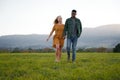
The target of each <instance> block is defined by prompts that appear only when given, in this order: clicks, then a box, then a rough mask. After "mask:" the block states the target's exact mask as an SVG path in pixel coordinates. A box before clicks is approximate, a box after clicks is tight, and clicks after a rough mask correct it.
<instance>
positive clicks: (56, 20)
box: [54, 16, 61, 24]
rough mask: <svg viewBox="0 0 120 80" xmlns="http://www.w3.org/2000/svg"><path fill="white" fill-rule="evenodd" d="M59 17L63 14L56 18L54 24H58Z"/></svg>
mask: <svg viewBox="0 0 120 80" xmlns="http://www.w3.org/2000/svg"><path fill="white" fill-rule="evenodd" d="M58 17H61V16H57V17H56V19H55V20H54V24H57V23H58V22H59V21H58Z"/></svg>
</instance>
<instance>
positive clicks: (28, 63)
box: [0, 53, 120, 80]
mask: <svg viewBox="0 0 120 80" xmlns="http://www.w3.org/2000/svg"><path fill="white" fill-rule="evenodd" d="M66 57H67V55H66V53H63V54H62V59H61V62H59V63H56V62H55V61H54V60H55V54H54V53H14V54H11V53H9V54H8V53H6V54H0V80H120V54H117V53H77V58H76V63H72V62H67V58H66Z"/></svg>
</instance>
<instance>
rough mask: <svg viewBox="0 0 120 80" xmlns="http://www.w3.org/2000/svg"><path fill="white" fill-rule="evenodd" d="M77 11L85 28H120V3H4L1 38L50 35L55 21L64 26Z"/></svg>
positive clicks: (2, 0)
mask: <svg viewBox="0 0 120 80" xmlns="http://www.w3.org/2000/svg"><path fill="white" fill-rule="evenodd" d="M72 9H76V10H77V15H76V17H77V18H79V19H80V20H81V22H82V26H83V28H94V27H98V26H101V25H107V24H120V0H0V36H2V35H16V34H19V35H21V34H22V35H26V34H49V33H50V31H51V29H52V27H53V25H54V24H53V22H54V19H55V18H56V17H57V16H59V15H61V16H62V19H63V24H64V23H65V20H66V19H67V18H69V17H71V10H72Z"/></svg>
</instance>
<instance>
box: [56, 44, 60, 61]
mask: <svg viewBox="0 0 120 80" xmlns="http://www.w3.org/2000/svg"><path fill="white" fill-rule="evenodd" d="M59 54H60V47H59V44H57V45H56V62H59V60H60V58H59Z"/></svg>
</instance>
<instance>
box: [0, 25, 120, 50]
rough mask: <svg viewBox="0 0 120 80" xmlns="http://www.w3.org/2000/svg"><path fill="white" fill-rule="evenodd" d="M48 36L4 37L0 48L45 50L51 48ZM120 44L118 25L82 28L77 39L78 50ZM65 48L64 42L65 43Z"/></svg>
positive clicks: (111, 46)
mask: <svg viewBox="0 0 120 80" xmlns="http://www.w3.org/2000/svg"><path fill="white" fill-rule="evenodd" d="M47 37H48V35H37V34H32V35H6V36H1V37H0V48H16V47H18V48H35V49H38V48H45V47H52V38H50V40H49V41H48V42H47V41H46V39H47ZM118 43H120V24H113V25H104V26H99V27H96V28H84V29H83V32H82V35H81V37H80V38H79V39H78V45H77V47H78V48H79V47H80V48H89V47H106V48H113V47H114V46H115V45H116V44H118ZM65 46H66V42H65Z"/></svg>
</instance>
